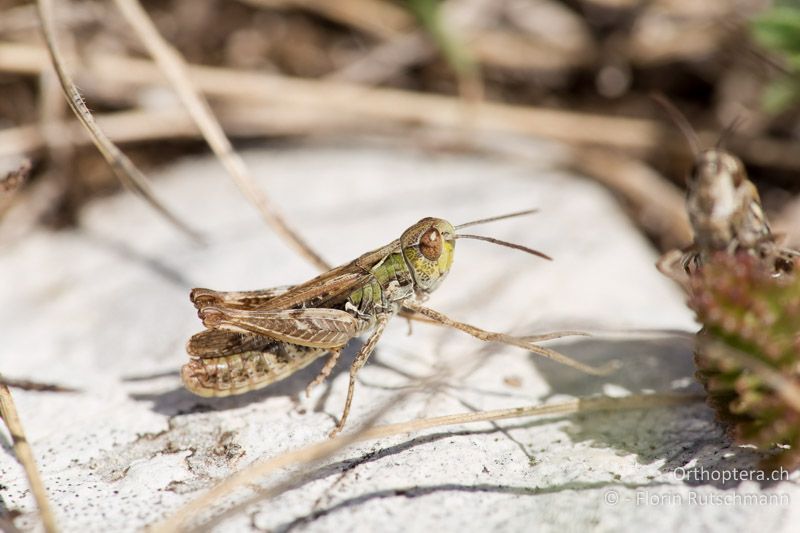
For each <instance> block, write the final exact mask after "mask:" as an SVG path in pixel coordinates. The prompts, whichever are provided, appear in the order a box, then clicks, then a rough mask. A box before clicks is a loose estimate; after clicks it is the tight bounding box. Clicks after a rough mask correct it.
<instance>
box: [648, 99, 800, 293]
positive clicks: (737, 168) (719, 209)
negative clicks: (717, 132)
mask: <svg viewBox="0 0 800 533" xmlns="http://www.w3.org/2000/svg"><path fill="white" fill-rule="evenodd" d="M656 101H657V102H658V103H659V104H661V105H662V106H663V107H664V108H665V110H666V111H667V112H668V113H669V114H670V116H671V118H672V119H673V120H674V121H675V123H676V125H677V126H678V128H679V129H680V130H681V132H682V133H683V134H684V136H685V137H686V140H687V142H688V143H689V145H690V147H691V149H692V153H693V154H694V164H693V165H692V170H691V172H690V173H689V178H688V180H687V183H686V210H687V212H688V214H689V221H690V222H691V225H692V229H693V230H694V243H693V244H692V245H691V246H690V247H689V248H688V249H686V250H673V251H670V252H667V253H666V254H665V255H664V256H663V257H662V258H661V259H660V260H659V262H658V268H659V270H661V271H662V272H663V273H664V274H666V275H667V276H669V277H671V278H673V279H675V280H676V281H678V282H679V283H681V285H683V286H684V287H685V288H687V287H688V278H687V276H688V275H691V273H692V271H693V270H695V269H696V268H698V267H700V266H702V265H703V264H704V263H705V262H706V261H707V260H708V258H709V257H710V256H711V255H712V254H714V253H716V252H726V253H728V254H735V253H737V252H745V253H748V254H751V255H753V256H756V257H758V258H760V259H761V260H762V261H765V262H766V263H768V264H770V268H771V269H772V270H773V271H774V272H775V274H776V275H780V274H781V273H784V272H788V271H790V270H791V269H792V267H793V264H794V261H793V259H792V258H793V257H794V256H796V255H798V252H796V251H794V250H790V249H788V248H783V247H781V246H780V244H779V242H778V239H777V237H776V236H775V235H774V234H773V233H772V230H771V229H770V226H769V222H768V221H767V217H766V215H765V214H764V209H763V208H762V207H761V198H760V197H759V195H758V189H756V186H755V185H754V184H753V182H752V181H750V180H749V179H748V177H747V171H746V170H745V168H744V164H743V163H742V161H741V159H739V158H738V157H736V156H735V155H733V154H731V153H730V152H728V151H726V150H723V149H722V148H721V145H722V144H723V141H724V139H725V134H723V135H722V137H721V138H720V141H719V142H718V143H717V146H716V147H715V148H710V149H706V150H702V149H701V148H700V140H699V139H698V137H697V134H696V133H695V131H694V129H692V127H691V125H690V124H689V121H688V120H686V117H685V116H684V115H683V114H682V113H681V112H680V111H678V109H677V108H675V107H674V106H673V105H672V104H671V103H670V102H669V101H668V100H666V99H664V98H661V97H656ZM730 129H731V128H729V129H728V131H730ZM726 133H727V131H726ZM678 264H680V266H681V267H682V269H683V273H681V272H680V271H679V269H678Z"/></svg>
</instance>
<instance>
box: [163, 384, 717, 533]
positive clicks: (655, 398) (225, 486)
mask: <svg viewBox="0 0 800 533" xmlns="http://www.w3.org/2000/svg"><path fill="white" fill-rule="evenodd" d="M703 399H704V397H703V396H702V395H699V394H649V395H632V396H627V397H624V398H610V397H599V398H578V399H575V400H570V401H567V402H563V403H557V404H551V405H532V406H523V407H513V408H510V409H497V410H493V411H478V412H470V413H459V414H454V415H445V416H439V417H433V418H424V419H421V420H411V421H408V422H399V423H397V424H387V425H384V426H378V427H372V428H367V429H364V430H361V431H358V432H356V433H350V434H345V435H343V436H341V437H338V438H335V439H331V440H326V441H323V442H318V443H316V444H311V445H309V446H305V447H303V448H299V449H297V450H292V451H289V452H286V453H283V454H281V455H278V456H277V457H273V458H270V459H263V460H261V461H258V462H256V463H253V464H252V465H250V466H248V467H247V468H246V469H244V470H241V471H239V472H237V473H236V474H233V475H232V476H230V477H228V478H227V479H225V480H224V481H222V482H221V483H219V484H218V485H217V486H215V487H214V488H212V489H211V490H210V491H208V492H206V493H205V494H203V495H202V496H200V497H199V498H197V499H196V500H194V501H191V502H189V503H188V504H186V505H185V506H183V507H181V508H180V509H179V510H178V511H177V512H176V513H175V514H173V515H172V516H171V517H170V518H168V519H167V520H165V521H163V522H161V523H160V524H157V525H155V526H154V527H152V528H150V529H149V531H151V532H153V533H155V532H158V533H166V532H173V531H181V530H185V529H186V528H187V522H188V521H190V520H191V519H193V518H194V517H196V516H197V514H198V513H200V512H203V511H206V510H208V509H210V508H212V507H213V506H214V505H215V504H216V503H217V502H219V501H220V500H221V499H222V498H224V497H226V496H228V495H230V494H231V493H232V492H233V491H235V490H238V489H240V488H242V487H244V486H247V485H252V484H254V483H256V482H258V481H259V480H260V479H261V478H263V477H264V476H266V475H267V474H270V473H272V472H274V471H275V470H278V469H280V468H285V467H287V466H291V465H296V464H305V463H309V462H312V461H319V460H321V459H324V458H325V457H329V456H330V455H332V454H334V453H336V452H337V451H339V450H341V449H343V448H345V447H347V446H350V445H351V444H354V443H356V442H361V441H365V440H374V439H380V438H385V437H391V436H395V435H402V434H405V433H414V432H418V431H422V430H426V429H431V428H436V427H443V426H451V425H457V424H469V423H475V422H492V421H496V420H506V419H509V418H522V417H530V416H552V415H566V414H572V413H578V412H580V413H585V412H594V411H617V410H626V409H648V408H652V407H668V406H676V405H684V404H688V403H695V402H702V401H703ZM295 481H296V476H294V479H293V480H290V482H286V483H281V484H280V485H278V488H283V487H287V488H288V487H289V486H291V485H293V484H294V482H295ZM278 492H279V490H276V489H275V488H273V489H271V490H270V489H268V490H265V491H262V492H261V493H260V494H259V495H258V496H257V497H255V498H250V499H248V500H247V501H245V502H243V503H242V504H237V505H236V506H235V507H234V508H232V509H231V512H236V511H240V510H241V509H243V508H244V507H245V506H247V505H250V504H252V503H255V501H257V500H260V499H262V498H265V497H270V496H274V495H275V494H277V493H278ZM230 514H231V513H229V512H227V511H226V513H225V516H226V517H227V516H229V515H230ZM215 520H216V519H215ZM193 527H197V525H196V524H193Z"/></svg>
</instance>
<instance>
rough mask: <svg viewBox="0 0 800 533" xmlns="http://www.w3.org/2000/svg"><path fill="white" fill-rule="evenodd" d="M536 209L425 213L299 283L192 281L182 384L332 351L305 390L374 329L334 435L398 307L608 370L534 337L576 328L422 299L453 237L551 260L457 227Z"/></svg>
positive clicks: (447, 260) (201, 384)
mask: <svg viewBox="0 0 800 533" xmlns="http://www.w3.org/2000/svg"><path fill="white" fill-rule="evenodd" d="M534 211H535V210H529V211H523V212H519V213H512V214H509V215H502V216H498V217H492V218H488V219H483V220H476V221H473V222H467V223H465V224H461V225H458V226H453V225H452V224H451V223H450V222H447V221H446V220H443V219H440V218H423V219H422V220H420V221H419V222H417V223H416V224H414V225H413V226H411V227H410V228H408V229H407V230H406V231H404V232H403V234H402V235H401V236H400V238H399V239H396V240H394V241H392V242H391V243H389V244H387V245H386V246H382V247H380V248H378V249H376V250H373V251H371V252H367V253H365V254H363V255H362V256H360V257H358V258H357V259H355V260H353V261H351V262H349V263H347V264H344V265H342V266H339V267H337V268H334V269H332V270H330V271H328V272H325V273H323V274H321V275H320V276H318V277H316V278H314V279H312V280H310V281H307V282H305V283H302V284H300V285H295V286H291V287H280V288H274V289H265V290H256V291H247V292H218V291H213V290H209V289H193V290H192V291H191V295H190V298H191V301H192V302H193V303H194V305H195V307H196V308H197V310H198V315H199V317H200V319H201V320H202V321H203V325H204V326H205V327H206V329H205V330H204V331H201V332H200V333H197V334H195V335H194V336H192V337H191V338H190V339H189V342H188V344H187V352H188V354H189V356H190V358H191V360H190V361H189V362H188V363H187V364H185V365H184V366H183V368H182V370H181V377H182V379H183V382H184V384H185V386H186V388H187V389H189V390H190V391H191V392H193V393H195V394H197V395H200V396H206V397H212V396H229V395H235V394H243V393H245V392H248V391H252V390H256V389H260V388H262V387H265V386H267V385H269V384H271V383H274V382H276V381H279V380H281V379H284V378H286V377H287V376H289V375H291V374H292V373H294V372H296V371H298V370H300V369H302V368H304V367H306V366H307V365H309V364H311V363H312V362H313V361H314V360H316V359H317V358H319V357H321V356H323V355H325V354H330V355H329V357H328V360H327V362H326V363H325V365H324V366H323V368H322V370H321V371H320V373H319V375H318V376H317V377H316V379H314V380H313V381H312V382H311V383H310V384H309V385H308V387H307V388H306V393H307V394H308V393H309V392H310V390H311V389H312V388H313V387H314V386H316V385H318V384H319V383H322V382H323V381H324V380H325V378H326V377H327V376H328V375H329V374H330V372H331V371H332V369H333V368H334V366H335V364H336V361H337V359H338V358H339V355H340V354H341V352H342V349H343V348H344V346H345V345H346V344H347V343H348V342H349V341H350V340H351V339H353V338H354V337H357V336H359V335H364V334H368V335H369V336H368V338H367V340H366V342H365V343H364V345H363V346H362V348H361V350H360V351H359V352H358V354H357V355H356V358H355V360H354V361H353V364H352V366H351V367H350V383H349V386H348V390H347V399H346V401H345V405H344V409H343V412H342V416H341V417H340V419H339V422H338V424H337V425H336V427H335V428H334V430H333V431H332V433H331V436H333V435H335V434H336V433H338V432H339V431H341V429H342V428H343V427H344V425H345V422H346V420H347V417H348V414H349V412H350V406H351V403H352V401H353V393H354V390H355V380H356V374H357V373H358V371H359V369H361V367H363V366H364V364H365V363H366V362H367V359H368V358H369V356H370V354H371V353H372V352H373V350H374V349H375V346H376V344H377V343H378V340H379V339H380V337H381V335H382V333H383V331H384V329H385V328H386V324H387V323H388V322H389V319H390V318H391V317H392V316H394V315H396V314H398V312H400V311H401V310H404V311H406V312H413V313H419V314H421V315H423V316H424V317H426V318H427V319H429V320H431V321H435V322H438V323H441V324H444V325H447V326H450V327H453V328H456V329H459V330H461V331H464V332H466V333H468V334H470V335H472V336H474V337H477V338H479V339H481V340H485V341H496V342H503V343H506V344H511V345H513V346H518V347H521V348H524V349H526V350H529V351H531V352H534V353H537V354H539V355H542V356H544V357H548V358H550V359H554V360H556V361H559V362H561V363H564V364H567V365H569V366H571V367H573V368H576V369H578V370H581V371H583V372H587V373H590V374H605V373H607V372H608V371H609V369H608V368H594V367H590V366H587V365H584V364H582V363H579V362H577V361H574V360H573V359H570V358H569V357H567V356H565V355H563V354H560V353H558V352H556V351H554V350H551V349H549V348H545V347H542V346H538V345H537V344H535V343H536V342H541V341H544V340H550V339H555V338H559V337H563V336H567V335H579V334H581V333H580V332H568V331H567V332H555V333H549V334H545V335H538V336H530V337H512V336H510V335H505V334H502V333H495V332H491V331H486V330H482V329H480V328H477V327H474V326H471V325H469V324H464V323H462V322H458V321H455V320H452V319H450V318H448V317H447V316H445V315H443V314H442V313H439V312H438V311H434V310H433V309H429V308H427V307H424V306H423V305H422V304H421V302H423V301H425V300H426V299H427V297H428V295H429V294H430V293H432V292H433V291H435V290H436V289H437V288H438V287H439V285H440V284H441V283H442V281H443V280H444V279H445V277H447V274H448V272H449V271H450V267H451V265H452V264H453V254H454V251H455V244H456V240H457V239H476V240H482V241H488V242H491V243H494V244H499V245H501V246H506V247H510V248H514V249H517V250H521V251H524V252H527V253H529V254H533V255H536V256H539V257H541V258H544V259H550V258H549V257H548V256H546V255H545V254H543V253H541V252H538V251H536V250H533V249H531V248H527V247H525V246H521V245H518V244H513V243H508V242H505V241H500V240H498V239H493V238H491V237H484V236H480V235H470V234H464V233H457V231H458V230H460V229H463V228H466V227H468V226H472V225H476V224H481V223H485V222H491V221H495V220H502V219H507V218H511V217H515V216H520V215H525V214H529V213H532V212H534Z"/></svg>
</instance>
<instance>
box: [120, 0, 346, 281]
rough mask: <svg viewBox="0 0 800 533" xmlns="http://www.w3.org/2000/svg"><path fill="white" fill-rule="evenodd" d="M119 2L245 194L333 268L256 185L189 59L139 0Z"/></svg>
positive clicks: (280, 229)
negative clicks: (194, 80) (201, 90)
mask: <svg viewBox="0 0 800 533" xmlns="http://www.w3.org/2000/svg"><path fill="white" fill-rule="evenodd" d="M115 3H116V4H117V7H118V8H119V10H120V11H121V12H122V14H123V15H124V17H125V19H126V20H127V21H128V23H129V24H130V25H131V26H132V27H133V28H134V30H135V31H136V33H137V34H138V35H139V37H140V38H141V40H142V42H143V43H144V44H145V46H146V47H147V50H148V51H149V53H150V54H151V55H152V56H153V58H155V60H156V63H157V64H158V66H159V67H160V68H161V72H162V73H163V74H164V75H165V76H166V78H167V79H168V80H169V82H170V84H171V85H172V87H173V88H174V89H175V91H176V92H177V94H178V96H179V98H180V99H181V101H182V102H183V104H184V105H185V106H186V109H187V110H188V111H189V114H190V115H191V117H192V119H193V120H194V121H195V123H196V124H197V126H198V128H200V131H201V132H202V133H203V137H205V139H206V141H207V142H208V144H209V146H210V147H211V149H212V150H213V151H214V153H215V154H216V156H217V157H218V158H219V160H220V162H221V163H222V165H223V166H224V167H225V169H226V170H227V171H228V173H229V174H230V175H231V177H232V178H233V180H234V182H235V183H236V185H237V186H238V187H239V189H240V190H241V191H242V193H243V194H244V195H245V197H246V198H247V199H248V200H249V201H250V202H251V203H252V204H253V205H254V206H256V209H258V211H259V212H260V213H261V216H262V217H263V218H264V220H265V221H266V222H267V224H268V225H269V226H270V227H271V228H272V229H273V230H275V232H276V233H277V234H278V235H280V237H281V238H283V239H284V240H285V241H286V242H287V243H288V244H289V245H290V246H291V247H292V248H294V250H295V251H296V252H298V253H299V254H300V255H301V256H303V257H304V258H305V259H307V260H308V261H309V262H310V263H312V264H313V265H314V266H316V267H317V268H319V269H320V270H327V269H329V268H330V265H329V264H328V263H327V262H326V261H325V260H324V259H322V257H321V256H320V255H319V254H318V253H317V252H316V251H314V250H313V249H312V248H311V247H310V246H309V245H308V244H307V243H306V242H305V241H304V240H303V239H302V238H301V237H300V236H299V235H298V234H297V232H295V231H294V230H293V229H292V228H291V227H290V226H289V225H288V224H287V223H286V221H285V220H284V218H283V217H282V216H281V215H280V214H279V213H278V211H277V209H276V208H275V206H274V205H273V204H272V202H271V201H270V199H269V198H268V197H267V195H266V194H265V193H264V191H262V190H261V189H260V188H259V187H258V185H256V182H255V179H254V178H253V176H252V175H251V174H250V171H249V170H248V168H247V165H245V162H244V160H243V159H242V158H241V157H240V156H239V154H237V153H236V152H235V151H234V149H233V145H232V144H231V142H230V141H229V140H228V138H227V136H226V135H225V132H224V131H223V130H222V126H220V124H219V122H218V121H217V119H216V118H215V117H214V114H213V112H212V111H211V106H209V105H208V102H207V101H206V100H205V98H203V96H202V95H201V94H200V93H199V92H198V91H197V90H196V89H195V88H194V86H193V85H192V82H191V81H190V80H189V77H188V74H187V72H186V63H185V61H184V60H183V58H182V57H181V56H180V55H179V54H178V52H177V51H176V50H175V49H174V48H173V47H172V46H170V44H169V43H167V42H166V41H165V40H164V38H163V37H162V36H161V34H160V33H159V32H158V29H157V28H156V27H155V25H154V24H153V22H152V20H151V19H150V17H149V16H148V15H147V12H146V11H145V10H144V9H143V8H142V6H141V4H140V3H139V2H138V1H137V0H115Z"/></svg>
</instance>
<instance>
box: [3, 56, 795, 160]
mask: <svg viewBox="0 0 800 533" xmlns="http://www.w3.org/2000/svg"><path fill="white" fill-rule="evenodd" d="M87 59H88V62H89V69H88V70H87V72H85V74H86V76H91V77H92V79H93V80H95V81H97V82H98V84H101V85H103V86H104V87H107V88H108V89H109V90H110V89H112V88H125V87H129V86H131V85H133V86H136V87H151V86H153V85H163V84H164V79H163V77H162V74H161V72H160V71H159V69H158V67H157V66H156V65H154V64H153V63H152V62H151V61H147V60H141V59H133V58H130V57H126V56H122V55H115V54H94V55H90V56H89V57H88V58H87ZM46 62H47V57H46V51H45V50H43V49H41V48H40V47H37V46H32V45H22V44H19V43H8V42H0V71H7V72H16V73H22V74H34V75H36V74H38V73H39V72H40V71H41V70H42V69H43V68H46V64H47V63H46ZM187 70H188V72H189V77H190V79H191V81H192V83H193V84H194V86H195V87H196V88H197V89H198V90H199V91H200V92H202V93H204V94H205V95H206V96H213V97H215V98H220V99H222V100H228V101H232V102H236V103H238V104H247V103H251V104H252V105H255V104H256V103H261V104H264V105H267V104H268V105H272V106H278V107H283V108H287V107H288V108H291V109H300V110H302V111H301V112H302V113H303V114H313V113H319V114H321V115H322V116H324V117H328V118H336V119H338V120H341V121H347V122H348V123H351V124H357V125H359V126H360V127H361V128H362V129H371V128H375V127H378V128H385V127H388V125H391V124H394V125H395V126H397V125H405V126H431V127H437V128H443V129H446V130H453V129H458V128H460V127H462V126H463V124H464V119H463V113H464V110H465V109H468V110H469V112H470V113H472V115H473V116H472V118H471V119H470V121H469V125H470V127H471V128H472V130H473V132H488V133H512V134H519V135H530V136H536V137H541V138H545V139H552V140H556V141H561V142H565V143H569V144H574V145H594V146H602V147H613V148H619V149H622V150H626V151H631V152H635V153H637V154H642V153H654V152H656V151H658V152H660V153H664V152H666V153H673V154H683V155H685V154H686V153H687V151H686V147H685V145H684V143H683V141H682V140H681V139H677V138H675V135H674V132H673V129H672V127H670V126H668V125H665V124H662V123H661V122H660V121H656V120H651V119H643V118H626V117H617V116H608V115H600V114H591V113H581V112H575V111H565V110H559V109H545V108H538V107H532V106H520V105H512V104H504V103H497V102H481V103H480V104H476V105H472V106H464V105H463V102H462V101H460V100H459V99H458V98H454V97H450V96H441V95H432V94H421V93H415V92H411V91H403V90H398V89H385V88H372V87H364V86H360V85H356V84H351V83H343V82H334V81H331V80H307V79H299V78H292V77H288V76H282V75H278V74H265V73H259V72H252V71H245V70H238V69H229V68H220V67H205V66H196V65H195V66H193V65H188V66H187ZM699 135H700V136H701V138H714V139H716V138H717V135H716V134H714V133H712V132H699ZM730 144H731V147H732V148H733V149H734V150H735V151H736V153H737V154H738V155H740V156H741V157H742V158H743V159H745V160H746V161H748V162H750V163H753V164H757V165H764V166H776V167H780V168H786V169H799V168H800V151H798V150H796V149H795V148H796V147H795V146H794V144H793V143H792V142H791V141H782V140H778V139H770V138H766V137H764V138H756V139H748V141H747V142H743V141H738V140H737V138H736V137H735V136H734V137H733V138H732V139H731V143H730Z"/></svg>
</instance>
